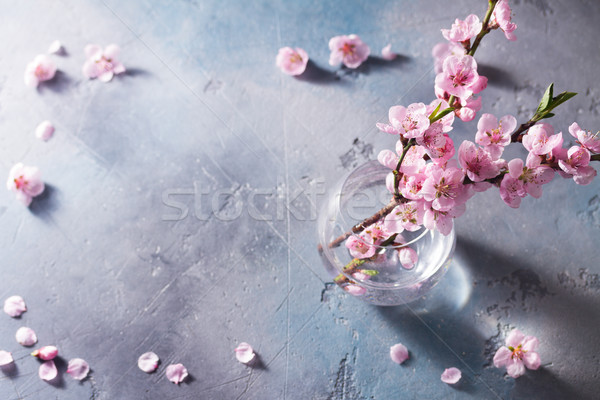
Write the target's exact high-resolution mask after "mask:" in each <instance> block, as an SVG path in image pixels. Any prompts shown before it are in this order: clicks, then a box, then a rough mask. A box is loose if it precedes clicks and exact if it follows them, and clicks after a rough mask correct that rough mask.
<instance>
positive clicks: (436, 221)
mask: <svg viewBox="0 0 600 400" xmlns="http://www.w3.org/2000/svg"><path fill="white" fill-rule="evenodd" d="M466 209H467V207H466V206H465V204H464V203H462V204H458V205H455V206H454V207H452V208H451V209H450V210H448V211H439V210H436V209H434V208H432V207H428V208H426V209H425V215H424V216H423V226H425V228H427V229H430V230H437V231H438V232H440V233H441V234H442V235H449V234H450V232H452V227H453V226H454V221H453V220H454V218H458V217H460V216H461V215H463V214H464V213H465V211H466Z"/></svg>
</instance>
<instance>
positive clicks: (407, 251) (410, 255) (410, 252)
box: [398, 247, 419, 269]
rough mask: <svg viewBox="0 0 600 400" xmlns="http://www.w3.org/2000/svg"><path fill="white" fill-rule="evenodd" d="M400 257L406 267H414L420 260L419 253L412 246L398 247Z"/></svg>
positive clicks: (401, 262)
mask: <svg viewBox="0 0 600 400" xmlns="http://www.w3.org/2000/svg"><path fill="white" fill-rule="evenodd" d="M398 259H399V260H400V264H402V267H404V268H405V269H413V268H414V267H415V265H417V262H418V261H419V255H418V254H417V252H416V251H415V249H413V248H412V247H402V248H400V249H398Z"/></svg>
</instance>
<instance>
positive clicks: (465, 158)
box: [458, 140, 506, 182]
mask: <svg viewBox="0 0 600 400" xmlns="http://www.w3.org/2000/svg"><path fill="white" fill-rule="evenodd" d="M458 161H459V162H460V165H462V167H463V169H464V170H466V172H467V176H468V177H469V179H470V180H472V181H473V182H481V181H484V180H486V179H491V178H495V177H496V176H498V174H500V169H501V168H502V167H504V166H505V164H506V163H505V161H504V160H502V159H500V160H494V159H492V156H491V155H490V153H488V152H487V151H486V150H485V149H483V148H482V147H477V146H476V145H475V143H473V142H469V141H468V140H465V141H463V142H462V144H461V145H460V147H459V149H458Z"/></svg>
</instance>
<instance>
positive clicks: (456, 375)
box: [441, 367, 462, 385]
mask: <svg viewBox="0 0 600 400" xmlns="http://www.w3.org/2000/svg"><path fill="white" fill-rule="evenodd" d="M460 378H462V372H460V369H458V368H455V367H450V368H446V369H445V370H444V372H443V373H442V377H441V379H442V382H444V383H447V384H449V385H454V384H455V383H457V382H458V381H460Z"/></svg>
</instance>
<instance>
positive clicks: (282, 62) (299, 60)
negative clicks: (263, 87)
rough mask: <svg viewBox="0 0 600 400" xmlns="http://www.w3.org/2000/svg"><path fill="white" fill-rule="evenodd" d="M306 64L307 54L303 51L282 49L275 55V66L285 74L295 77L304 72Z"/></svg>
mask: <svg viewBox="0 0 600 400" xmlns="http://www.w3.org/2000/svg"><path fill="white" fill-rule="evenodd" d="M307 63H308V54H306V51H304V49H301V48H300V47H296V48H295V49H292V48H291V47H282V48H281V49H279V53H277V57H276V59H275V64H276V65H277V66H278V67H279V68H280V69H281V71H282V72H283V73H285V74H288V75H292V76H296V75H300V74H302V73H303V72H304V70H306V64H307Z"/></svg>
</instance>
